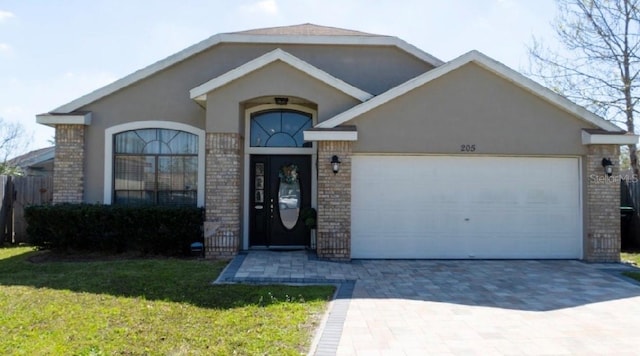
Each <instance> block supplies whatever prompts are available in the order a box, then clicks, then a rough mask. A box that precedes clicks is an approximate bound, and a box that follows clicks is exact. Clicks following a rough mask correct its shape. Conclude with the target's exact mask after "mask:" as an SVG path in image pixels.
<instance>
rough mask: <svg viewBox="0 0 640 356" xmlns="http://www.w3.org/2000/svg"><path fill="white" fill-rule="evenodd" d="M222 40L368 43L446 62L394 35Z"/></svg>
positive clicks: (233, 39)
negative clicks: (396, 48)
mask: <svg viewBox="0 0 640 356" xmlns="http://www.w3.org/2000/svg"><path fill="white" fill-rule="evenodd" d="M220 36H221V37H222V40H221V42H230V43H272V44H273V43H281V44H313V45H354V46H357V45H368V46H392V47H398V48H399V49H401V50H403V51H405V52H407V53H409V54H411V55H412V56H414V57H416V58H418V59H420V60H422V61H423V62H426V63H428V64H431V65H432V66H434V67H439V66H441V65H443V64H444V63H445V62H443V61H442V60H440V59H438V58H436V57H434V56H433V55H431V54H429V53H427V52H424V51H423V50H421V49H419V48H418V47H416V46H414V45H411V44H409V43H407V42H405V41H403V40H401V39H400V38H398V37H394V36H354V35H347V36H289V35H243V34H222V35H220Z"/></svg>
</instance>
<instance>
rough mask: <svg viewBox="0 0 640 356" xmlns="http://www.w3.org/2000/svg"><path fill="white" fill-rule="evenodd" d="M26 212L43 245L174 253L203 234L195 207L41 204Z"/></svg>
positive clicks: (36, 241)
mask: <svg viewBox="0 0 640 356" xmlns="http://www.w3.org/2000/svg"><path fill="white" fill-rule="evenodd" d="M25 218H26V221H27V224H28V225H27V226H28V227H27V234H28V236H29V239H30V241H31V243H33V244H34V245H35V246H37V247H39V248H44V249H56V250H85V251H102V252H117V253H119V252H126V251H129V252H140V253H142V254H163V255H176V254H187V253H189V249H190V245H191V243H193V242H196V241H199V242H202V240H203V238H202V224H203V210H202V209H201V208H195V207H159V206H144V207H126V206H117V205H92V204H58V205H37V206H30V207H27V208H25Z"/></svg>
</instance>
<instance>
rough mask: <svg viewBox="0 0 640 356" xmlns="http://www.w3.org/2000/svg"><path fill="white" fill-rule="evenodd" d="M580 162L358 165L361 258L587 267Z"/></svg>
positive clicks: (381, 161) (357, 254)
mask: <svg viewBox="0 0 640 356" xmlns="http://www.w3.org/2000/svg"><path fill="white" fill-rule="evenodd" d="M579 170H580V167H579V160H578V159H577V158H525V157H460V156H354V157H353V171H352V211H351V214H352V227H351V229H352V231H351V233H352V257H353V258H581V256H582V227H581V226H582V218H581V208H580V207H581V202H580V186H579V181H580V180H579V176H580V173H579Z"/></svg>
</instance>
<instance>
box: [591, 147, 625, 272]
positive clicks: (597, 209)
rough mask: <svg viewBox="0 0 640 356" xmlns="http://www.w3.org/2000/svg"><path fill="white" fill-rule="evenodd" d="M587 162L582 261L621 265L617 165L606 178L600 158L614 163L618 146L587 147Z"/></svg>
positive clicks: (618, 151)
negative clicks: (585, 224) (585, 223)
mask: <svg viewBox="0 0 640 356" xmlns="http://www.w3.org/2000/svg"><path fill="white" fill-rule="evenodd" d="M588 150H589V151H588V154H587V159H586V172H587V177H586V195H587V202H586V203H587V204H586V205H587V208H586V209H587V212H586V218H587V221H588V222H587V228H586V229H587V231H586V241H585V245H584V246H585V251H584V259H585V260H586V261H588V262H619V261H620V244H621V240H620V177H619V170H618V168H619V167H618V165H617V164H614V167H613V169H614V170H613V175H612V176H611V177H608V176H607V175H606V174H605V173H604V169H603V167H602V158H604V157H606V158H609V159H611V161H612V162H614V163H616V162H617V160H618V156H619V154H620V149H619V147H618V146H617V145H589V147H588Z"/></svg>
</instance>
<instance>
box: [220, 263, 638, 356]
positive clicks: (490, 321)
mask: <svg viewBox="0 0 640 356" xmlns="http://www.w3.org/2000/svg"><path fill="white" fill-rule="evenodd" d="M623 269H631V270H632V268H631V267H628V266H626V265H623V264H586V263H582V262H578V261H536V260H524V261H521V260H516V261H500V260H498V261H491V260H489V261H469V260H465V261H451V260H445V261H437V260H354V261H352V262H350V263H337V262H327V261H319V260H317V259H314V258H313V257H310V255H308V254H307V253H305V252H304V251H295V252H274V251H251V252H250V253H248V254H243V255H239V256H238V257H236V258H235V259H234V260H233V261H232V262H231V263H230V265H229V266H228V267H227V269H226V270H225V271H224V272H223V273H222V274H221V275H220V277H219V278H218V281H216V282H218V283H229V282H253V283H336V284H339V286H340V287H339V289H338V292H337V295H336V299H335V300H334V301H332V303H331V305H330V309H329V311H328V313H327V317H326V318H325V321H324V322H323V324H322V326H321V327H320V329H319V330H318V334H317V336H316V339H315V341H314V344H313V347H312V351H311V354H314V355H334V354H338V355H613V354H615V355H637V354H639V353H640V286H639V285H638V284H636V283H634V282H632V281H630V280H628V279H626V278H623V277H621V276H620V273H619V272H620V270H623Z"/></svg>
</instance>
